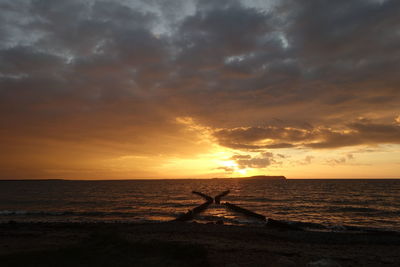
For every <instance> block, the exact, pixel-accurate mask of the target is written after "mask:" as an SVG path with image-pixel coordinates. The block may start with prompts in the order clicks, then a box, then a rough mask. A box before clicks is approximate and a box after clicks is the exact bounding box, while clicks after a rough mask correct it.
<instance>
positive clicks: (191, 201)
mask: <svg viewBox="0 0 400 267" xmlns="http://www.w3.org/2000/svg"><path fill="white" fill-rule="evenodd" d="M228 189H229V190H230V194H229V195H227V196H226V197H224V198H223V199H222V201H221V202H224V201H227V202H230V203H233V204H237V205H239V206H241V207H244V208H247V209H249V210H252V211H254V212H257V213H260V214H262V215H265V216H266V217H267V218H273V219H276V220H281V221H285V222H288V223H291V224H297V225H303V226H305V227H307V228H313V229H334V230H335V229H336V230H343V229H359V228H360V229H389V230H395V231H400V180H384V179H379V180H378V179H376V180H322V179H312V180H306V179H304V180H297V179H296V180H295V179H293V180H291V179H288V180H285V181H268V180H256V179H255V180H251V179H205V180H203V179H201V180H194V179H185V180H126V181H63V180H50V181H49V180H48V181H0V222H8V221H10V220H14V221H17V222H114V221H119V222H149V221H150V222H160V221H168V220H173V219H175V218H176V217H177V216H178V215H179V214H182V213H184V212H186V211H187V210H188V209H192V208H194V207H196V206H197V205H200V204H202V203H203V202H204V200H203V199H202V198H200V197H199V196H197V195H194V194H192V193H191V192H192V190H196V191H200V192H203V193H205V194H208V195H210V196H215V195H217V194H218V193H220V192H222V191H225V190H228ZM217 220H223V221H224V222H225V223H226V224H253V225H263V224H264V223H265V222H261V221H259V220H257V219H252V218H248V217H245V216H243V215H242V214H238V213H235V212H233V211H229V210H227V209H226V208H225V207H224V206H222V205H215V204H213V205H212V206H210V207H209V209H207V210H206V211H205V212H204V213H202V214H200V215H199V216H198V217H197V218H196V221H198V222H209V221H217Z"/></svg>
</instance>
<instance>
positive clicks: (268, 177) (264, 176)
mask: <svg viewBox="0 0 400 267" xmlns="http://www.w3.org/2000/svg"><path fill="white" fill-rule="evenodd" d="M242 178H244V179H266V180H286V177H285V176H283V175H278V176H270V175H255V176H249V177H242Z"/></svg>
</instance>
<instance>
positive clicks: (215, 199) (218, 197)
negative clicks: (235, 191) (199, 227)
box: [214, 190, 230, 204]
mask: <svg viewBox="0 0 400 267" xmlns="http://www.w3.org/2000/svg"><path fill="white" fill-rule="evenodd" d="M229 192H230V191H229V190H226V191H224V192H222V193H221V194H219V195H216V196H215V197H214V201H215V204H221V197H224V196H226V195H227V194H229Z"/></svg>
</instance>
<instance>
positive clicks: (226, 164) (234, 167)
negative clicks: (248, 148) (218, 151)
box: [219, 160, 247, 175]
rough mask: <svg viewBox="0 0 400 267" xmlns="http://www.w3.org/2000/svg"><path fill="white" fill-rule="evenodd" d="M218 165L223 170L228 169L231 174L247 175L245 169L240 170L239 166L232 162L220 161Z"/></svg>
mask: <svg viewBox="0 0 400 267" xmlns="http://www.w3.org/2000/svg"><path fill="white" fill-rule="evenodd" d="M219 164H220V165H222V166H223V167H225V168H228V169H230V171H232V173H237V174H240V175H245V174H246V173H247V170H246V169H245V168H240V167H239V165H238V164H237V163H236V162H235V161H233V160H224V161H220V162H219Z"/></svg>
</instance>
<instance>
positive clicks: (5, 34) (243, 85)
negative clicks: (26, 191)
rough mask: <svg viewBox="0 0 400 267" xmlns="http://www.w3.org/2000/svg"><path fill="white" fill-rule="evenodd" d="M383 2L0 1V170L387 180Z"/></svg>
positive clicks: (391, 65)
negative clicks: (260, 175)
mask: <svg viewBox="0 0 400 267" xmlns="http://www.w3.org/2000/svg"><path fill="white" fill-rule="evenodd" d="M399 14H400V1H398V0H386V1H385V0H335V1H332V0H307V1H296V0H281V1H279V0H274V1H272V0H271V1H266V0H264V1H261V0H252V1H250V0H246V1H245V0H244V1H226V0H218V1H217V0H204V1H203V0H142V1H139V0H112V1H111V0H109V1H103V0H68V1H53V0H18V1H15V0H3V1H1V2H0V179H34V178H35V179H38V178H46V179H48V178H66V179H114V178H115V179H125V178H172V177H175V178H183V177H199V178H204V177H237V176H249V175H257V174H266V175H285V176H287V177H289V178H334V177H337V178H394V177H400V173H399V170H400V74H399V71H400V16H399Z"/></svg>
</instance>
